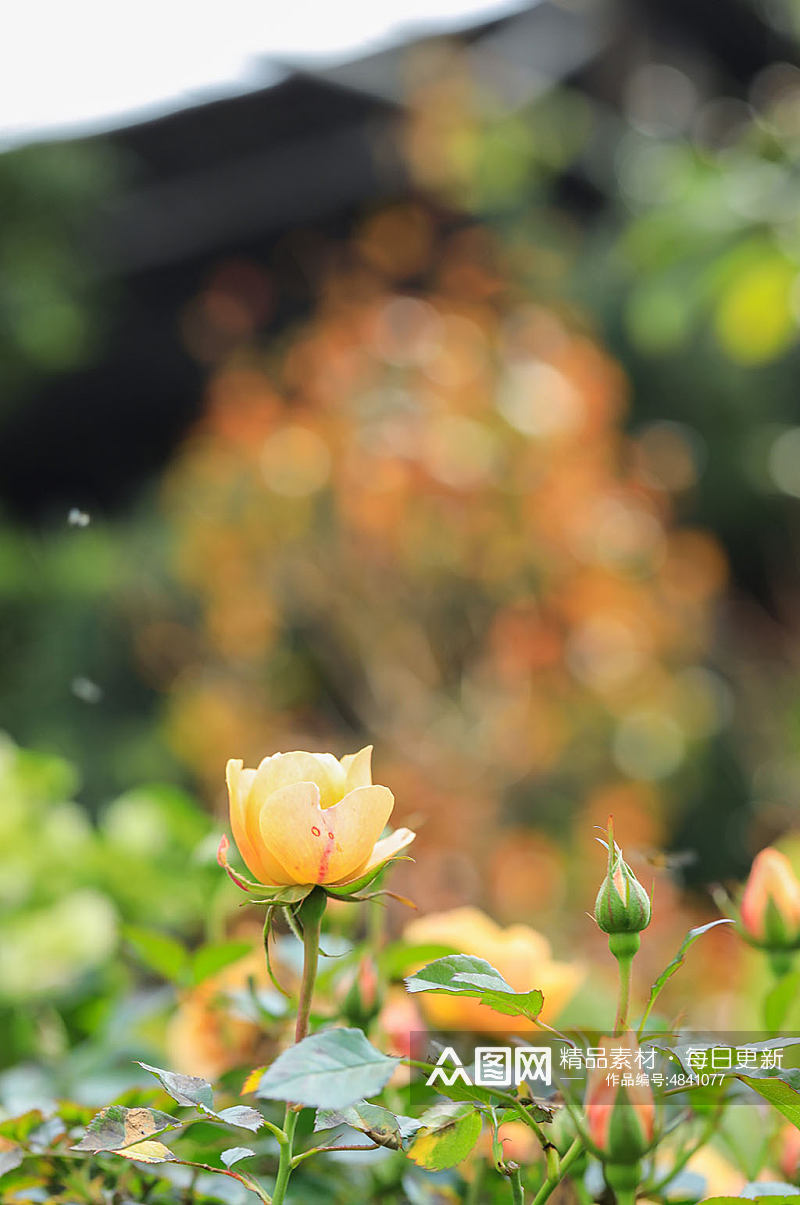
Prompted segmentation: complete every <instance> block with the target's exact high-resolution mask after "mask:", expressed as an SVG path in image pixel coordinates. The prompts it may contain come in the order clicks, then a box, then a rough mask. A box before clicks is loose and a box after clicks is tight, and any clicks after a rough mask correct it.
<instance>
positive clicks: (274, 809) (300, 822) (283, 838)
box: [254, 782, 394, 883]
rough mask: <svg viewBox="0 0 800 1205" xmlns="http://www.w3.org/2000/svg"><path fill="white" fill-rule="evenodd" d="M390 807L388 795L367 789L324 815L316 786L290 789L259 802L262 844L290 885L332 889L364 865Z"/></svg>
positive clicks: (378, 789) (352, 793) (391, 799)
mask: <svg viewBox="0 0 800 1205" xmlns="http://www.w3.org/2000/svg"><path fill="white" fill-rule="evenodd" d="M254 790H255V787H254ZM393 807H394V796H393V795H392V793H391V791H389V790H388V789H387V788H386V787H379V786H369V787H359V788H357V789H356V790H355V791H350V793H349V794H348V795H346V796H345V797H344V799H342V800H340V801H339V803H337V804H334V806H333V807H329V808H325V809H323V808H322V807H321V806H320V802H319V791H318V788H317V787H316V786H315V784H313V783H310V782H300V783H295V784H293V785H292V786H287V787H284V788H283V789H282V790H279V791H275V792H274V793H273V794H271V795H270V796H269V797H268V798H267V799H266V800H265V801H264V803H263V805H262V807H261V813H260V826H261V839H262V842H263V844H264V845H265V846H266V847H267V848H268V849H269V850H270V851H271V852H272V853H273V854H274V855H275V857H276V858H277V859H279V860H280V863H281V865H283V866H285V867H286V870H287V871H288V873H289V874H290V875H292V882H295V883H334V882H336V881H337V880H338V879H342V878H344V877H345V876H346V875H348V874H350V873H351V872H352V871H353V870H354V869H355V868H356V867H357V866H360V865H361V864H362V862H365V861H366V860H367V859H368V857H369V855H370V853H371V852H372V848H373V846H374V845H375V842H376V841H377V839H378V837H379V836H380V834H381V832H382V830H383V828H384V827H385V825H386V821H387V820H388V819H389V816H390V815H391V812H392V808H393Z"/></svg>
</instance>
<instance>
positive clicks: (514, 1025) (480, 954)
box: [403, 907, 584, 1035]
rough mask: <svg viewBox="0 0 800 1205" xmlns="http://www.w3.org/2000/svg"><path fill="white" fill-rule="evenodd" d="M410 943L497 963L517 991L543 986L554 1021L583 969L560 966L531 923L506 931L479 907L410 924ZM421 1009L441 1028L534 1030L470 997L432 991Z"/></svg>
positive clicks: (543, 1014)
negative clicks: (448, 950)
mask: <svg viewBox="0 0 800 1205" xmlns="http://www.w3.org/2000/svg"><path fill="white" fill-rule="evenodd" d="M403 936H404V938H405V940H406V941H407V942H408V943H409V944H410V945H428V944H435V945H443V946H452V947H453V949H454V950H456V951H457V952H458V953H461V954H471V955H472V956H473V957H475V958H483V959H485V960H486V962H489V963H491V964H492V966H493V967H495V968H496V970H498V971H499V972H500V974H501V975H502V976H503V978H504V979H505V981H506V982H507V983H508V984H509V986H510V987H512V988H513V989H514V991H515V992H527V991H530V990H531V989H532V988H539V989H540V991H541V992H542V994H543V995H544V1007H543V1009H542V1012H541V1018H542V1019H544V1020H546V1021H548V1022H552V1021H554V1020H555V1019H556V1018H557V1016H558V1014H559V1013H560V1012H561V1010H562V1009H563V1007H564V1006H565V1004H567V1002H568V1001H569V1000H570V999H571V997H572V996H573V995H574V994H575V992H576V990H577V988H578V986H579V985H580V983H581V981H582V979H583V977H584V971H583V968H582V967H580V966H579V965H578V964H577V963H572V962H555V961H554V960H553V957H552V954H551V950H550V943H549V942H548V940H547V938H545V937H542V935H541V933H537V932H536V931H535V929H531V928H529V927H528V926H527V925H509V926H508V928H506V929H503V928H501V927H500V925H497V924H495V922H494V921H493V920H491V919H490V917H488V916H486V914H485V913H483V912H481V911H480V910H479V909H478V908H469V907H464V908H454V909H452V911H449V912H439V913H433V914H431V915H430V916H422V917H419V918H418V919H417V920H414V921H412V922H411V924H410V925H407V926H406V929H405V932H404V934H403ZM422 1008H423V1010H424V1013H425V1016H426V1018H427V1020H428V1022H429V1024H430V1025H431V1026H433V1027H434V1028H437V1029H469V1030H473V1031H474V1032H476V1033H487V1034H500V1035H502V1034H505V1033H507V1032H508V1030H509V1029H514V1030H520V1031H522V1030H528V1029H533V1028H534V1023H533V1022H532V1021H527V1020H526V1019H525V1018H524V1017H514V1018H513V1019H512V1018H509V1017H502V1016H501V1015H500V1014H499V1013H496V1012H494V1011H493V1010H492V1009H491V1008H489V1007H488V1005H486V1004H481V1002H480V1001H479V1000H474V999H471V998H469V997H467V996H448V995H445V994H444V993H441V994H439V993H431V992H428V993H426V994H425V995H424V998H423V1000H422Z"/></svg>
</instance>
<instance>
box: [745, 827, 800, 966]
mask: <svg viewBox="0 0 800 1205" xmlns="http://www.w3.org/2000/svg"><path fill="white" fill-rule="evenodd" d="M739 917H740V922H741V927H742V929H743V930H744V933H745V936H746V937H747V939H748V940H749V941H750V942H752V944H753V945H756V946H761V947H762V948H763V949H766V950H794V949H797V947H798V946H800V882H798V880H797V877H796V875H795V873H794V871H793V870H792V866H791V863H790V862H789V859H788V858H787V857H786V856H785V855H784V854H782V853H779V852H778V850H777V849H762V851H761V853H760V854H757V855H756V857H755V859H754V861H753V865H752V868H751V870H750V877H749V878H748V880H747V883H746V885H745V889H744V894H743V896H742V902H741V904H740V906H739Z"/></svg>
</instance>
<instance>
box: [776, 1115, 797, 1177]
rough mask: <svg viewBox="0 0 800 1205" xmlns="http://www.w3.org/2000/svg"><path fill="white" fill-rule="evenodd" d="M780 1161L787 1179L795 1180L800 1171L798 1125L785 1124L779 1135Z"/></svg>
mask: <svg viewBox="0 0 800 1205" xmlns="http://www.w3.org/2000/svg"><path fill="white" fill-rule="evenodd" d="M778 1142H779V1150H778V1162H779V1166H780V1169H781V1172H782V1173H783V1175H784V1176H785V1177H786V1179H787V1180H791V1181H792V1182H794V1181H795V1180H796V1179H797V1177H798V1174H799V1173H800V1130H798V1128H797V1126H793V1125H787V1126H783V1128H782V1129H781V1132H780V1135H779V1139H778Z"/></svg>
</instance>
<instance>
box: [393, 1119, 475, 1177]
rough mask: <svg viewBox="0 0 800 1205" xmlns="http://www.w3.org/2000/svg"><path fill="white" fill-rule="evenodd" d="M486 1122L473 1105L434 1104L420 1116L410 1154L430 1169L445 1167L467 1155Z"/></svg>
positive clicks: (436, 1169)
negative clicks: (418, 1126)
mask: <svg viewBox="0 0 800 1205" xmlns="http://www.w3.org/2000/svg"><path fill="white" fill-rule="evenodd" d="M482 1125H483V1122H482V1120H481V1116H480V1113H477V1112H476V1111H475V1109H473V1108H472V1106H471V1105H457V1104H449V1103H448V1104H440V1105H435V1106H434V1107H433V1108H432V1109H429V1110H428V1111H427V1113H424V1114H423V1115H422V1117H421V1118H420V1128H419V1130H418V1131H417V1134H416V1137H415V1138H414V1141H413V1142H412V1143H411V1146H410V1147H409V1148H408V1157H409V1159H412V1160H413V1161H414V1163H416V1164H418V1165H419V1167H424V1168H427V1170H428V1171H444V1170H445V1168H448V1167H455V1166H456V1164H457V1163H461V1162H462V1160H464V1159H466V1157H467V1155H468V1154H469V1153H470V1151H471V1150H472V1148H473V1147H474V1145H475V1143H476V1142H477V1141H478V1139H479V1137H480V1133H481V1128H482Z"/></svg>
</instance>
